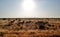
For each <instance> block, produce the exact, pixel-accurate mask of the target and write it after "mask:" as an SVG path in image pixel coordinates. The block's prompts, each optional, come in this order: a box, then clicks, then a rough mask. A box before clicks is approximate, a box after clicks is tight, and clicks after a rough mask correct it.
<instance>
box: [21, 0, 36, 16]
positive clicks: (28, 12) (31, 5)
mask: <svg viewBox="0 0 60 37" xmlns="http://www.w3.org/2000/svg"><path fill="white" fill-rule="evenodd" d="M21 5H22V14H21V15H22V16H26V17H31V16H34V14H35V13H34V10H35V8H36V4H35V2H34V0H23V1H22V4H21Z"/></svg>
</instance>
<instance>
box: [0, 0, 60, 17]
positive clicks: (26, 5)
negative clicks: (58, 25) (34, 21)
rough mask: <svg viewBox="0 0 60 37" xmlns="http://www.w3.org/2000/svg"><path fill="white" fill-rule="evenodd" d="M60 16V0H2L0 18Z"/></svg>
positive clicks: (0, 2) (0, 1) (0, 0)
mask: <svg viewBox="0 0 60 37" xmlns="http://www.w3.org/2000/svg"><path fill="white" fill-rule="evenodd" d="M8 17H10V18H11V17H13V18H14V17H18V18H20V17H22V18H26V17H39V18H42V17H44V18H46V17H48V18H51V17H57V18H58V17H59V18H60V0H0V18H8Z"/></svg>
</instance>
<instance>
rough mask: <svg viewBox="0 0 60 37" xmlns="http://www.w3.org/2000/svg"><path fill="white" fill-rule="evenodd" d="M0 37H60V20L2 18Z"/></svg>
mask: <svg viewBox="0 0 60 37" xmlns="http://www.w3.org/2000/svg"><path fill="white" fill-rule="evenodd" d="M0 37H60V18H0Z"/></svg>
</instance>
